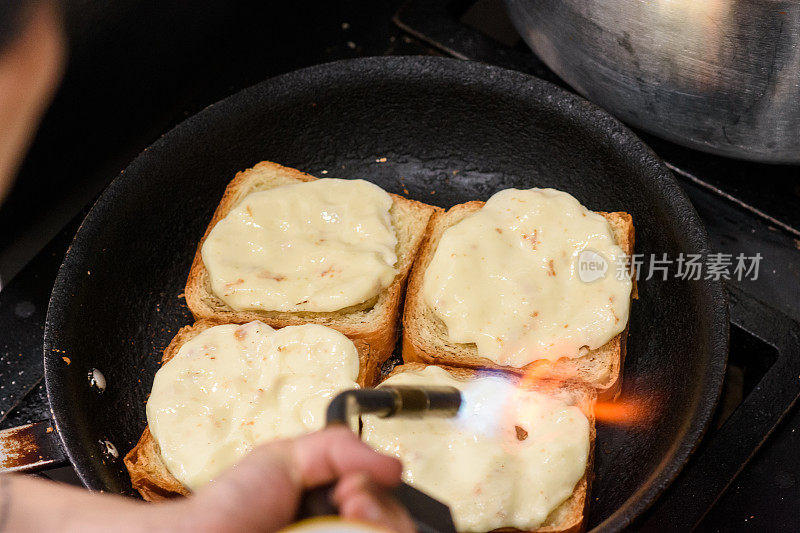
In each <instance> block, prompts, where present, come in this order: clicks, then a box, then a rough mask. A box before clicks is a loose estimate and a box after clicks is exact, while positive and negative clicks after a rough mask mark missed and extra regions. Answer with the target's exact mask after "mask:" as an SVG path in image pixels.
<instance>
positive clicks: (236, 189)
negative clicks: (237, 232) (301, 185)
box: [185, 161, 440, 386]
mask: <svg viewBox="0 0 800 533" xmlns="http://www.w3.org/2000/svg"><path fill="white" fill-rule="evenodd" d="M315 179H317V178H315V177H313V176H310V175H308V174H305V173H303V172H300V171H299V170H295V169H293V168H287V167H284V166H281V165H278V164H276V163H271V162H269V161H262V162H261V163H258V164H257V165H256V166H254V167H253V168H251V169H248V170H245V171H243V172H239V173H238V174H236V177H235V178H234V179H233V181H231V182H230V184H228V187H227V188H226V189H225V194H224V195H223V196H222V201H221V202H220V204H219V206H218V207H217V210H216V212H215V213H214V216H213V218H212V219H211V223H210V224H209V225H208V228H207V229H206V232H205V235H203V238H202V239H201V240H200V244H199V245H198V247H197V253H196V254H195V257H194V262H193V263H192V268H191V271H190V272H189V279H188V280H187V282H186V291H185V292H186V304H187V305H188V306H189V309H190V310H191V311H192V314H193V315H194V317H195V319H196V320H204V319H208V320H216V321H218V322H227V323H237V324H241V323H245V322H250V321H252V320H261V321H262V322H264V323H266V324H269V325H270V326H272V327H275V328H282V327H284V326H296V325H299V324H309V323H312V324H322V325H323V326H328V327H331V328H333V329H336V330H338V331H340V332H341V333H343V334H345V335H346V336H347V337H349V338H350V339H351V340H354V341H355V340H361V341H363V342H364V343H365V344H366V346H367V348H368V353H369V356H368V358H367V359H368V361H367V363H368V367H367V371H366V374H365V375H366V377H367V379H366V381H365V384H366V385H367V386H369V385H373V384H374V382H375V380H377V378H378V373H379V371H380V366H381V364H382V363H383V362H384V361H386V359H388V358H389V356H390V355H391V353H392V351H393V350H394V345H395V343H396V342H397V334H398V325H399V324H398V318H399V314H400V306H401V305H402V298H403V293H404V289H405V285H406V281H407V279H408V274H409V272H410V270H411V265H412V264H413V263H414V258H415V257H416V254H417V251H418V250H419V247H420V244H421V243H422V240H423V237H424V235H425V231H426V228H427V227H428V222H429V221H430V218H431V216H432V215H433V213H434V212H436V211H438V210H440V208H438V207H433V206H430V205H427V204H423V203H421V202H416V201H414V200H409V199H408V198H403V197H402V196H398V195H396V194H392V195H391V197H392V199H393V200H394V203H393V204H392V207H391V209H390V211H389V214H390V216H391V220H392V226H393V227H394V230H395V233H396V235H397V265H396V266H397V270H398V274H397V276H395V278H394V281H393V282H392V284H391V285H389V286H388V287H387V288H385V289H384V290H383V291H382V292H381V293H380V294H379V295H378V296H377V297H376V298H375V299H373V300H370V301H369V302H365V304H362V305H358V306H353V307H348V308H346V309H341V310H339V311H335V312H324V313H313V312H297V313H291V312H282V311H261V310H252V311H236V310H234V309H232V308H230V307H229V306H228V305H226V304H225V303H224V302H223V301H222V300H221V299H219V298H218V297H217V296H216V295H215V294H214V293H213V292H212V290H211V281H210V279H209V275H208V271H207V270H206V267H205V265H204V264H203V258H202V253H201V250H202V248H203V243H204V242H205V240H206V237H208V234H209V233H210V232H211V230H212V229H213V228H214V226H215V225H216V224H217V222H219V221H220V220H222V219H223V218H225V216H226V215H227V214H228V213H229V212H230V211H231V209H233V208H234V207H235V206H236V205H237V204H238V203H239V202H240V201H241V200H242V199H243V198H244V197H245V196H247V195H248V194H250V193H252V192H255V191H263V190H267V189H272V188H274V187H278V186H281V185H286V184H289V183H297V182H305V181H311V180H315Z"/></svg>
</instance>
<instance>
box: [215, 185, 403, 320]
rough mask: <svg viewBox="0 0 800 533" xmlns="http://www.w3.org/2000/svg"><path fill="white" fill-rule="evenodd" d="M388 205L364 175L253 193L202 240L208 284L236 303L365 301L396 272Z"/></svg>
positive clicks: (301, 305) (329, 305) (309, 307)
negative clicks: (358, 178) (208, 278)
mask: <svg viewBox="0 0 800 533" xmlns="http://www.w3.org/2000/svg"><path fill="white" fill-rule="evenodd" d="M391 206H392V198H391V196H389V194H388V193H386V191H384V190H383V189H381V188H380V187H378V186H377V185H374V184H372V183H369V182H367V181H363V180H344V179H320V180H316V181H310V182H305V183H293V184H289V185H283V186H280V187H275V188H273V189H268V190H265V191H258V192H253V193H250V194H248V195H247V196H246V197H245V198H244V199H242V200H241V201H240V202H239V204H238V205H237V206H236V207H234V208H233V209H232V210H231V211H230V212H229V213H228V214H227V215H226V216H225V218H223V219H222V220H220V221H219V222H217V224H216V225H215V226H214V228H213V229H212V230H211V232H210V233H209V235H208V238H207V239H206V240H205V242H204V243H203V249H202V256H203V263H204V264H205V266H206V269H207V270H208V274H209V277H210V279H211V289H212V291H213V292H214V294H215V295H217V296H218V297H219V298H220V299H222V300H223V301H224V302H225V303H226V304H228V305H229V306H230V307H231V308H233V309H237V310H242V309H260V310H264V311H290V312H297V311H313V312H331V311H338V310H340V309H344V308H346V307H350V306H353V305H357V304H361V303H363V302H366V301H367V300H369V299H371V298H373V297H375V296H376V295H378V294H379V293H380V292H381V290H383V289H384V288H386V287H388V286H389V285H390V284H391V282H392V280H394V277H395V275H396V274H397V270H396V269H395V268H394V265H395V263H396V262H397V255H396V252H395V247H396V245H397V237H396V235H395V232H394V228H393V227H392V223H391V217H390V215H389V209H390V208H391Z"/></svg>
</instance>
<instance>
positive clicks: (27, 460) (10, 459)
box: [0, 420, 69, 473]
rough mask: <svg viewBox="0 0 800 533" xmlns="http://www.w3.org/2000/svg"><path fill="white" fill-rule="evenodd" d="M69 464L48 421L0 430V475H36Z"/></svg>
mask: <svg viewBox="0 0 800 533" xmlns="http://www.w3.org/2000/svg"><path fill="white" fill-rule="evenodd" d="M68 462H69V461H68V460H67V456H66V455H65V454H64V450H62V449H61V442H60V439H59V438H58V434H57V433H56V430H55V428H54V427H53V424H52V422H50V421H49V420H43V421H41V422H34V423H33V424H26V425H24V426H17V427H15V428H9V429H4V430H2V431H0V473H7V472H36V471H39V470H44V469H45V468H55V467H57V466H64V465H66V464H67V463H68Z"/></svg>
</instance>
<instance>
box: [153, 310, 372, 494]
mask: <svg viewBox="0 0 800 533" xmlns="http://www.w3.org/2000/svg"><path fill="white" fill-rule="evenodd" d="M358 368H359V364H358V353H357V352H356V348H355V346H354V345H353V343H352V342H351V341H350V340H349V339H348V338H347V337H345V336H344V335H342V334H341V333H339V332H337V331H335V330H332V329H330V328H327V327H325V326H319V325H303V326H290V327H286V328H283V329H280V330H273V329H272V328H271V327H269V326H267V325H266V324H263V323H261V322H257V321H256V322H250V323H249V324H245V325H243V326H237V325H233V324H226V325H222V326H214V327H212V328H209V329H207V330H205V331H203V332H201V333H200V334H198V335H197V336H196V337H194V338H192V339H191V340H189V341H188V342H186V343H185V344H184V345H183V346H182V347H181V348H180V350H179V351H178V353H177V354H176V355H175V357H173V358H172V359H171V360H170V361H169V362H167V363H166V364H164V366H162V367H161V369H160V370H159V371H158V373H156V377H155V381H154V382H153V390H152V392H151V394H150V399H149V400H148V402H147V422H148V424H149V426H150V432H151V433H152V435H153V437H154V438H155V439H156V441H157V442H158V444H159V446H160V448H161V457H162V459H163V460H164V463H165V464H166V466H167V468H168V469H169V471H170V472H171V473H172V474H173V475H174V476H175V478H176V479H178V480H179V481H180V482H181V483H183V484H184V485H185V486H186V487H188V488H190V489H196V488H197V487H199V486H201V485H203V484H205V483H207V482H208V481H209V480H211V479H213V478H214V477H215V476H216V475H217V474H218V473H219V472H221V471H222V470H223V469H225V468H226V467H228V466H230V465H231V464H233V463H235V462H236V461H237V460H238V459H239V458H241V457H242V456H243V455H244V454H246V453H247V452H248V451H250V450H251V449H252V448H253V446H255V445H256V444H257V443H260V442H263V441H268V440H272V439H277V438H289V437H294V436H297V435H300V434H303V433H307V432H311V431H314V430H317V429H320V428H322V427H323V425H324V422H325V420H324V417H325V409H326V408H327V404H328V402H329V400H330V399H331V398H332V397H333V396H334V395H335V394H336V393H338V392H341V391H342V390H345V389H351V388H356V387H357V385H356V378H357V376H358Z"/></svg>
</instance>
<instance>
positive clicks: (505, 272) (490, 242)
mask: <svg viewBox="0 0 800 533" xmlns="http://www.w3.org/2000/svg"><path fill="white" fill-rule="evenodd" d="M586 259H589V260H591V261H589V262H588V263H590V264H591V263H593V264H594V265H595V266H597V263H598V259H599V261H600V263H601V265H602V262H603V261H604V262H605V265H606V268H607V270H606V272H605V275H600V276H599V278H598V277H597V272H596V271H589V270H583V271H581V270H579V262H581V261H585V260H586ZM625 260H626V255H625V253H624V252H623V251H622V249H621V248H620V247H619V246H617V244H616V242H615V240H614V236H613V233H612V231H611V227H610V226H609V224H608V221H607V220H606V219H605V218H604V217H603V216H601V215H598V214H596V213H593V212H591V211H589V210H587V209H586V208H585V207H583V206H582V205H581V204H580V203H579V202H578V201H577V200H576V199H575V198H573V197H572V196H570V195H569V194H567V193H565V192H561V191H556V190H554V189H530V190H517V189H508V190H504V191H501V192H498V193H497V194H495V195H494V196H492V197H491V198H490V199H489V201H488V202H486V205H485V206H484V207H483V208H482V209H481V210H480V211H478V212H476V213H473V214H471V215H469V216H467V217H466V218H465V219H463V220H462V221H460V222H458V223H457V224H455V225H453V226H451V227H449V228H448V229H446V230H445V231H444V233H443V234H442V238H441V240H440V242H439V244H438V247H437V249H436V252H435V253H434V256H433V258H432V259H431V262H430V265H429V266H428V268H427V270H426V271H425V275H424V281H423V285H422V295H423V298H424V300H425V302H426V303H427V304H428V306H429V307H430V308H431V309H433V311H434V313H435V314H436V316H438V317H439V318H440V319H441V320H442V321H443V322H444V324H445V326H447V333H448V336H449V338H450V340H452V341H455V342H459V343H474V344H475V345H476V346H477V349H478V354H479V355H481V356H483V357H487V358H489V359H491V360H492V361H494V362H496V363H498V364H502V365H508V366H514V367H522V366H525V365H526V364H528V363H530V362H532V361H536V360H538V359H551V360H555V359H558V358H560V357H578V356H580V355H582V354H583V353H585V351H586V350H587V349H596V348H599V347H600V346H602V345H603V344H605V343H606V342H608V341H609V340H610V339H611V338H613V337H614V336H615V335H617V334H619V333H620V332H621V331H622V330H623V329H624V328H625V325H626V324H627V322H628V311H629V307H630V294H631V280H630V276H629V275H628V273H627V270H625V269H618V268H617V265H619V264H622V265H624V264H625ZM584 268H586V267H584ZM620 270H621V272H620ZM594 278H597V279H594ZM582 279H583V280H585V281H583V280H582Z"/></svg>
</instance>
